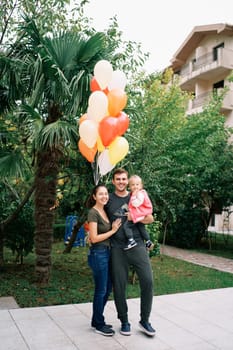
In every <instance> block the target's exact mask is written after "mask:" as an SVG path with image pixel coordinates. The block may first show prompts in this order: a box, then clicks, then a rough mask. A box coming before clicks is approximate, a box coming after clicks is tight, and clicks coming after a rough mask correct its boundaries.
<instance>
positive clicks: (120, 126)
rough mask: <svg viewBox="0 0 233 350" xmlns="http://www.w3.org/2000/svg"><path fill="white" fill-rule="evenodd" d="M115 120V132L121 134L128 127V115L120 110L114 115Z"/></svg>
mask: <svg viewBox="0 0 233 350" xmlns="http://www.w3.org/2000/svg"><path fill="white" fill-rule="evenodd" d="M116 120H117V134H118V136H121V135H123V134H124V133H125V132H126V130H127V129H128V127H129V116H128V115H127V114H126V113H125V112H120V113H119V114H118V116H117V117H116Z"/></svg>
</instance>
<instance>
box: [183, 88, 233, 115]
mask: <svg viewBox="0 0 233 350" xmlns="http://www.w3.org/2000/svg"><path fill="white" fill-rule="evenodd" d="M212 95H213V91H212V90H211V91H207V92H205V93H203V94H200V95H199V96H197V97H196V98H194V100H192V101H190V103H189V108H188V114H191V113H194V112H197V111H200V109H202V106H203V105H205V104H207V103H208V102H210V100H211V98H212ZM221 110H222V112H223V111H232V110H233V90H229V91H228V92H227V93H226V96H225V97H224V99H223V103H222V107H221Z"/></svg>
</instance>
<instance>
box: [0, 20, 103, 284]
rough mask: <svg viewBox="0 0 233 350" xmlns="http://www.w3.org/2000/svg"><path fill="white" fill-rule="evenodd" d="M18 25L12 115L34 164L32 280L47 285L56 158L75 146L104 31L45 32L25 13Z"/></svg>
mask: <svg viewBox="0 0 233 350" xmlns="http://www.w3.org/2000/svg"><path fill="white" fill-rule="evenodd" d="M23 30H24V35H23V41H21V42H18V43H17V45H15V47H14V49H13V50H12V51H11V55H10V58H11V59H12V61H13V60H16V59H17V60H20V63H21V70H20V72H19V77H20V79H19V81H20V82H21V83H22V82H23V87H22V92H23V96H20V102H19V101H18V105H19V107H20V108H19V110H20V112H19V113H18V114H17V116H18V122H19V125H20V128H21V129H22V130H23V133H24V142H25V144H26V143H27V145H28V144H29V145H30V150H31V154H32V165H33V166H34V170H35V172H34V186H35V193H34V198H35V253H36V264H35V273H36V282H37V283H38V284H39V285H46V284H48V282H49V278H50V270H51V265H52V264H51V249H52V241H53V223H54V211H52V210H50V208H51V207H52V206H53V205H54V203H55V200H56V186H57V176H58V173H59V170H60V166H61V165H60V164H61V161H62V160H63V159H64V157H67V156H68V151H69V148H72V147H76V148H77V138H78V133H77V117H78V116H79V115H80V114H81V113H82V112H83V111H85V110H86V108H87V101H88V97H89V93H90V92H89V84H90V79H91V73H92V72H93V68H94V66H95V64H96V62H97V61H98V60H99V59H101V58H102V57H105V58H106V57H107V55H108V53H107V49H106V40H105V36H104V34H103V33H94V34H93V35H91V36H89V37H86V36H84V35H83V34H82V33H75V32H72V31H67V32H62V33H55V34H53V35H51V36H47V37H46V36H42V35H41V34H40V32H39V30H38V28H37V26H36V24H35V22H34V21H32V20H30V19H29V18H26V19H25V26H24V28H23ZM14 87H15V88H16V86H10V87H9V88H11V89H12V90H13V89H14ZM8 160H9V159H8ZM2 164H3V163H2Z"/></svg>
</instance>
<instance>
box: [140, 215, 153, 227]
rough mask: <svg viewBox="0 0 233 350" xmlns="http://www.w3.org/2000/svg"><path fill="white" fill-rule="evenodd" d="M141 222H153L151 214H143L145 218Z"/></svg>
mask: <svg viewBox="0 0 233 350" xmlns="http://www.w3.org/2000/svg"><path fill="white" fill-rule="evenodd" d="M141 222H142V223H143V224H145V225H147V224H152V222H154V217H153V215H152V214H151V215H147V216H145V218H144V219H143V220H142V221H141Z"/></svg>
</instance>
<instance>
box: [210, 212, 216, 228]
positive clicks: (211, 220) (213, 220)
mask: <svg viewBox="0 0 233 350" xmlns="http://www.w3.org/2000/svg"><path fill="white" fill-rule="evenodd" d="M210 226H212V227H213V226H215V215H214V214H212V215H211V218H210Z"/></svg>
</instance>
